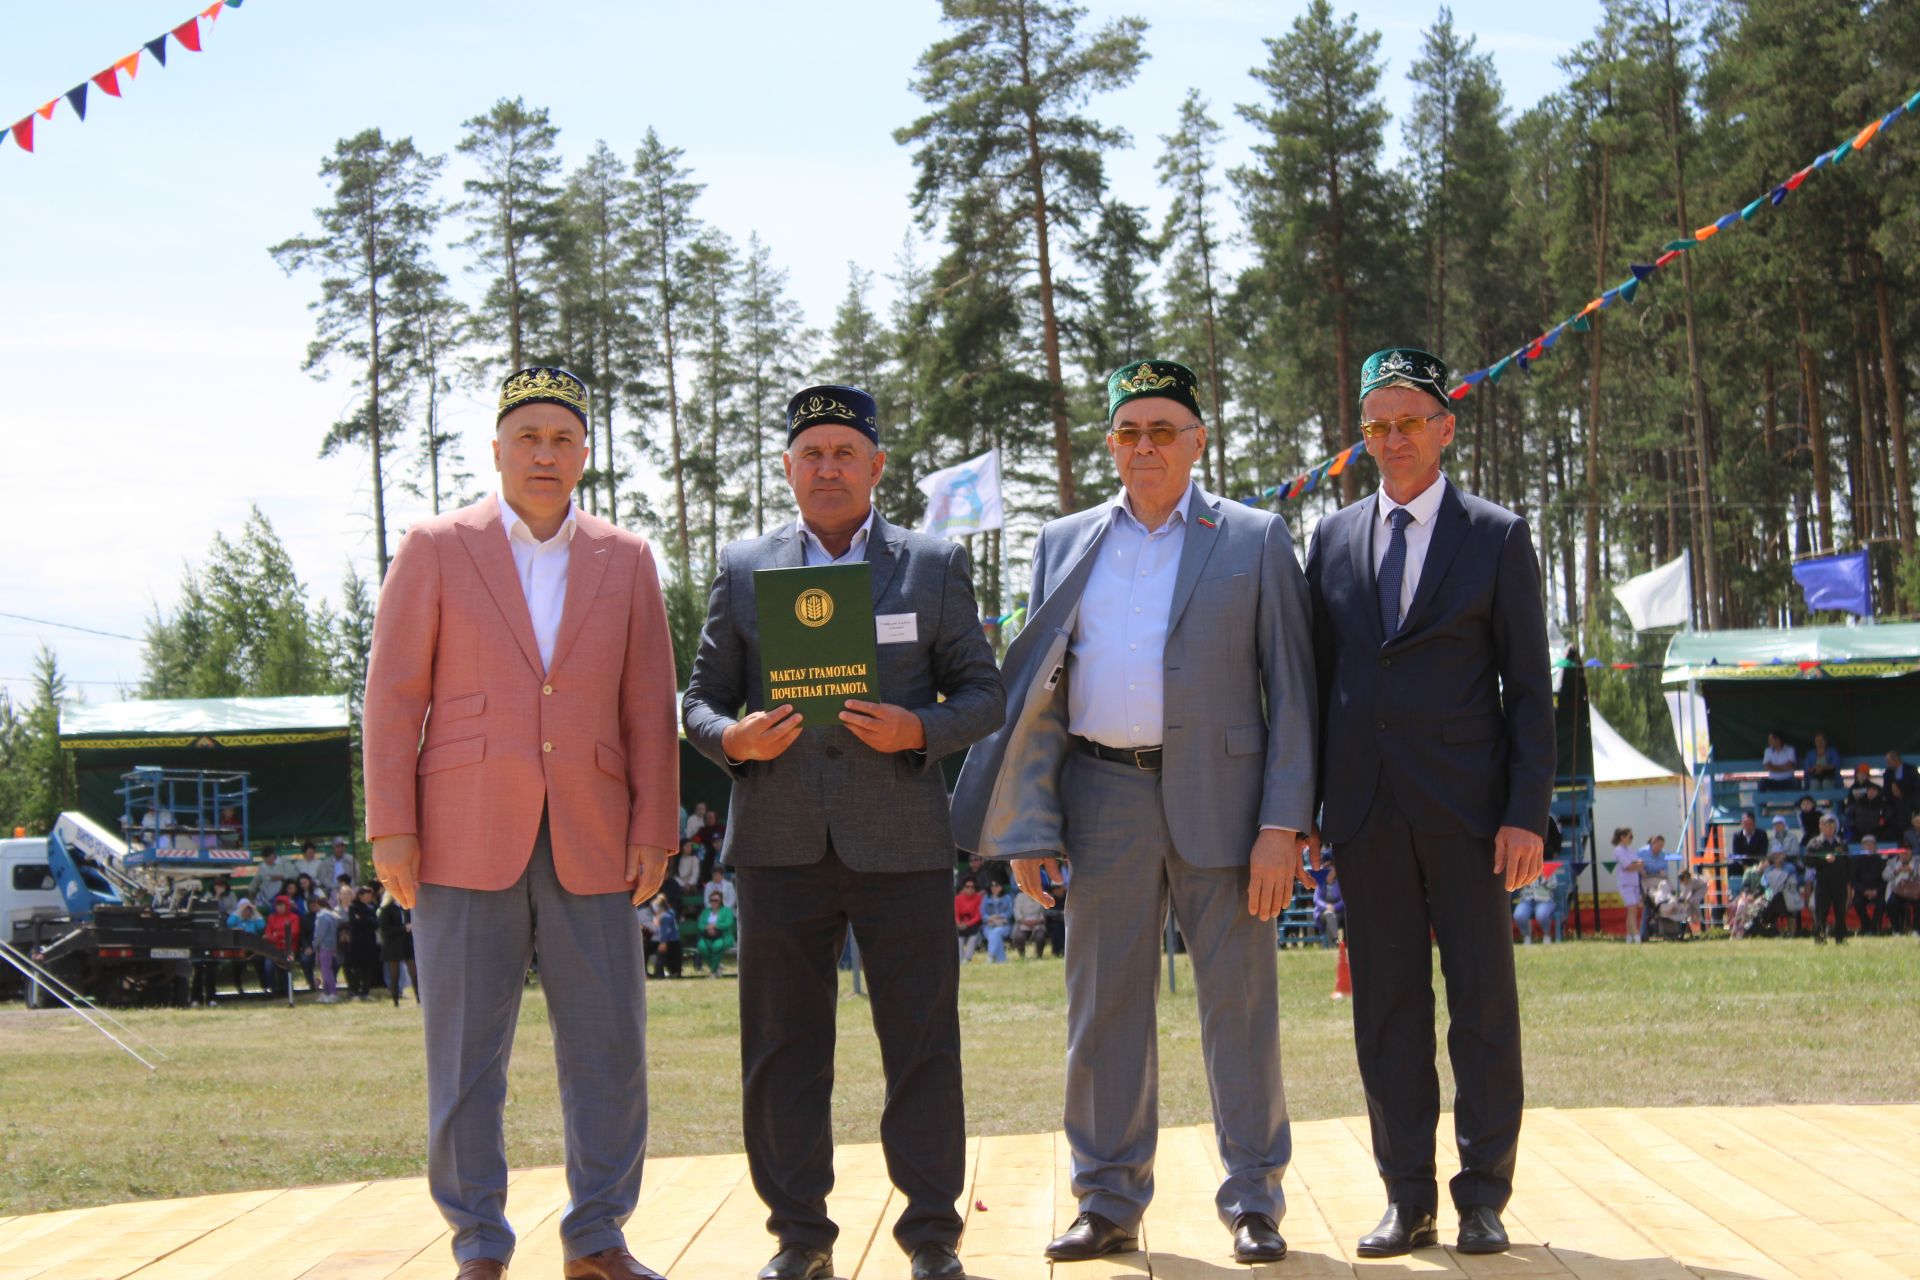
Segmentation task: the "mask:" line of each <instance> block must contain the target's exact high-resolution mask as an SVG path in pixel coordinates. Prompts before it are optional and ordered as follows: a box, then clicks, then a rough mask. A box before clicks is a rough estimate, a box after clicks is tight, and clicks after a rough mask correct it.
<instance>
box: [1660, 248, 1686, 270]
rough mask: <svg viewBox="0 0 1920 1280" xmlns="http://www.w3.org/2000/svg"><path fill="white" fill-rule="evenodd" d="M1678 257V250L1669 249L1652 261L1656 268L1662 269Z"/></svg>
mask: <svg viewBox="0 0 1920 1280" xmlns="http://www.w3.org/2000/svg"><path fill="white" fill-rule="evenodd" d="M1679 256H1680V250H1678V249H1669V250H1667V251H1666V252H1665V253H1663V254H1661V255H1660V256H1659V257H1657V258H1655V259H1654V260H1653V265H1654V266H1656V267H1664V266H1666V265H1667V264H1668V263H1669V262H1672V261H1673V260H1674V259H1675V258H1677V257H1679Z"/></svg>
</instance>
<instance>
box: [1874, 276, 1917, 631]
mask: <svg viewBox="0 0 1920 1280" xmlns="http://www.w3.org/2000/svg"><path fill="white" fill-rule="evenodd" d="M1867 257H1868V260H1869V261H1870V262H1872V264H1873V309H1874V314H1875V317H1876V318H1877V320H1878V322H1879V330H1880V377H1881V380H1882V381H1883V382H1884V383H1885V384H1886V388H1885V389H1886V396H1887V435H1888V439H1889V442H1890V443H1891V444H1892V445H1893V498H1894V520H1895V523H1896V526H1897V528H1896V532H1897V533H1898V535H1899V538H1900V554H1901V555H1902V556H1908V557H1910V556H1912V555H1913V545H1914V520H1913V460H1912V458H1911V457H1910V456H1909V455H1908V453H1907V409H1906V403H1905V402H1904V401H1903V400H1902V399H1901V398H1900V349H1899V347H1898V346H1897V345H1896V344H1895V342H1894V338H1893V305H1892V300H1891V299H1890V298H1889V297H1888V296H1887V263H1886V260H1885V259H1884V258H1882V257H1881V256H1880V254H1879V253H1878V252H1877V251H1869V252H1868V255H1867ZM1909 603H1911V602H1909Z"/></svg>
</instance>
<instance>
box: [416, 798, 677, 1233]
mask: <svg viewBox="0 0 1920 1280" xmlns="http://www.w3.org/2000/svg"><path fill="white" fill-rule="evenodd" d="M413 936H414V951H415V953H416V955H417V956H418V957H419V962H420V996H421V1005H422V1013H423V1015H424V1019H425V1022H426V1035H427V1187H428V1190H429V1191H430V1192H431V1193H432V1195H433V1200H434V1203H435V1204H436V1205H438V1206H439V1208H440V1212H441V1214H442V1215H443V1216H444V1217H445V1218H446V1220H447V1225H448V1226H450V1227H452V1228H453V1256H454V1259H455V1260H456V1261H458V1262H467V1261H469V1260H471V1259H474V1258H497V1259H499V1260H500V1261H502V1262H507V1261H509V1260H511V1258H512V1256H513V1245H514V1235H513V1229H512V1228H511V1227H509V1226H508V1225H507V1215H506V1206H507V1147H506V1137H505V1134H504V1133H503V1131H502V1120H503V1112H504V1108H505V1106H506V1100H507V1058H508V1055H509V1054H510V1053H511V1052H512V1049H513V1029H514V1024H515V1023H516V1022H517V1021H518V1019H519V1015H520V992H521V990H522V989H523V988H524V986H525V982H526V975H527V965H528V962H529V961H531V960H532V959H533V954H534V950H535V948H536V947H537V948H538V950H539V953H540V985H541V988H542V989H543V990H544V991H545V993H546V997H547V1022H548V1025H549V1026H551V1027H552V1028H553V1054H554V1058H555V1060H556V1065H557V1067H558V1069H559V1075H560V1111H561V1115H562V1118H563V1120H564V1123H565V1130H566V1149H567V1191H568V1193H569V1196H570V1200H569V1203H568V1205H567V1209H566V1212H565V1214H564V1215H563V1216H562V1217H561V1219H560V1241H561V1245H562V1247H563V1248H564V1250H565V1252H566V1256H567V1257H568V1258H569V1259H573V1258H579V1257H584V1256H586V1255H587V1254H590V1253H597V1252H599V1251H600V1250H602V1249H610V1248H613V1247H615V1246H619V1245H624V1244H625V1238H624V1237H623V1236H622V1234H621V1227H622V1226H623V1225H624V1224H625V1223H626V1221H627V1219H628V1218H629V1217H630V1216H632V1214H633V1206H634V1204H635V1203H636V1202H637V1201H638V1200H639V1197H640V1169H641V1161H642V1159H643V1158H644V1157H645V1155H646V1150H647V1000H646V960H645V955H644V950H643V943H642V940H641V933H640V920H639V916H638V914H637V913H636V912H635V911H634V908H633V904H632V903H631V902H630V901H629V900H628V898H627V895H625V894H624V893H601V894H590V895H581V894H574V893H569V892H568V891H567V890H566V889H564V888H563V887H561V884H560V881H559V879H558V878H557V877H556V876H555V874H554V870H553V845H552V841H551V838H550V837H549V835H548V830H547V824H546V822H545V820H544V819H543V820H542V822H541V824H540V834H539V836H538V837H537V838H536V839H535V841H534V846H533V858H532V861H530V862H529V863H528V864H527V869H526V871H525V872H523V873H522V874H521V876H520V879H519V881H518V882H517V883H516V884H515V885H514V886H513V887H512V888H510V889H502V890H499V891H497V892H493V891H485V890H476V889H453V888H448V887H447V886H444V885H433V884H423V885H421V886H420V897H419V902H418V904H417V906H416V908H415V910H414V914H413Z"/></svg>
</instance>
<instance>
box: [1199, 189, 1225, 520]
mask: <svg viewBox="0 0 1920 1280" xmlns="http://www.w3.org/2000/svg"><path fill="white" fill-rule="evenodd" d="M1195 207H1196V208H1202V212H1203V213H1204V209H1203V207H1202V206H1200V205H1198V204H1196V205H1195ZM1200 287H1201V290H1202V292H1203V293H1205V295H1206V299H1207V389H1208V391H1209V392H1210V393H1211V394H1212V396H1213V452H1214V457H1215V458H1216V459H1217V461H1216V462H1215V464H1214V474H1215V475H1217V476H1219V477H1220V480H1219V484H1220V488H1221V490H1222V491H1223V492H1224V491H1225V490H1226V488H1227V406H1226V401H1225V400H1224V399H1223V398H1222V396H1221V394H1220V344H1219V340H1218V338H1217V337H1216V335H1215V328H1216V326H1217V325H1218V317H1217V315H1216V311H1217V308H1216V307H1215V305H1214V297H1213V244H1212V242H1211V241H1209V240H1208V239H1207V232H1206V228H1205V226H1204V225H1203V226H1202V227H1201V230H1200Z"/></svg>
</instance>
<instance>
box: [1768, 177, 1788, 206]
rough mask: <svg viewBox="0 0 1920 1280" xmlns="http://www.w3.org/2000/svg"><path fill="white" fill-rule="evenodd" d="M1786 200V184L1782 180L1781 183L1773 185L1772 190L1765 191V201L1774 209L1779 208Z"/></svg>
mask: <svg viewBox="0 0 1920 1280" xmlns="http://www.w3.org/2000/svg"><path fill="white" fill-rule="evenodd" d="M1786 200H1787V184H1786V183H1784V182H1783V183H1781V184H1780V185H1779V186H1777V187H1775V188H1774V189H1773V190H1771V191H1769V192H1767V203H1768V204H1771V205H1772V206H1774V207H1775V208H1776V209H1777V208H1779V207H1780V206H1781V205H1783V204H1785V203H1786Z"/></svg>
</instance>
